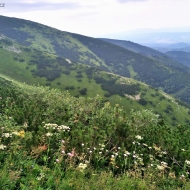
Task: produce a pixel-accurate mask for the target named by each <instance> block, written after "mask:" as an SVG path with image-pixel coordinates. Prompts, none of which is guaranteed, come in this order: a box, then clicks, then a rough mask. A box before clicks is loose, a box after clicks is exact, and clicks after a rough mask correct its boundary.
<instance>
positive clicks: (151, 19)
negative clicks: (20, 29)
mask: <svg viewBox="0 0 190 190" xmlns="http://www.w3.org/2000/svg"><path fill="white" fill-rule="evenodd" d="M1 3H4V4H5V7H0V15H3V16H9V17H16V18H22V19H26V20H31V21H35V22H38V23H41V24H45V25H48V26H51V27H53V28H57V29H59V30H62V31H68V32H73V33H78V34H83V35H86V36H92V37H104V36H106V35H110V36H112V34H114V33H119V32H125V31H131V30H136V29H146V28H149V29H159V28H170V27H175V28H178V27H190V19H189V18H190V11H189V8H190V0H0V4H1Z"/></svg>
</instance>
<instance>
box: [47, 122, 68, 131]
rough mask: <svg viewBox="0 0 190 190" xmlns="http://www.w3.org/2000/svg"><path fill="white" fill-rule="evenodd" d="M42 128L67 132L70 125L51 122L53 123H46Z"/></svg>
mask: <svg viewBox="0 0 190 190" xmlns="http://www.w3.org/2000/svg"><path fill="white" fill-rule="evenodd" d="M44 128H45V129H47V130H57V131H64V132H66V131H67V132H69V131H70V127H68V126H65V125H57V124H53V123H47V124H45V125H44Z"/></svg>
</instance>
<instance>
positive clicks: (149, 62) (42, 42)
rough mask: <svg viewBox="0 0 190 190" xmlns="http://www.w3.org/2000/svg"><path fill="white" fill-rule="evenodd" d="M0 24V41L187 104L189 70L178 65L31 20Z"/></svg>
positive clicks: (9, 20)
mask: <svg viewBox="0 0 190 190" xmlns="http://www.w3.org/2000/svg"><path fill="white" fill-rule="evenodd" d="M0 22H1V25H0V33H1V39H2V38H3V37H4V36H6V37H8V38H9V39H10V40H13V41H15V42H17V43H19V44H22V45H24V46H27V47H29V48H35V49H38V50H40V51H44V52H47V53H51V54H52V53H53V54H55V55H58V56H60V57H63V58H65V59H69V60H72V61H75V62H79V63H84V64H86V65H89V66H93V67H96V68H98V69H101V70H104V71H108V72H112V73H114V74H117V75H121V76H124V77H130V78H134V79H136V80H139V81H142V82H144V83H146V84H148V85H151V86H152V87H154V88H160V89H162V90H164V91H165V92H166V93H169V94H172V95H174V96H175V97H177V98H179V99H181V100H183V101H185V102H187V103H189V102H190V97H189V96H188V94H189V89H190V77H189V75H190V74H189V73H190V69H188V68H187V67H185V66H183V65H181V64H178V63H176V62H169V61H167V62H165V61H163V60H160V59H158V58H156V57H155V58H154V59H152V58H149V57H147V56H143V55H141V54H139V53H135V52H133V51H129V50H127V49H124V48H122V47H118V46H117V45H114V44H110V43H108V42H104V41H102V40H99V39H95V38H90V37H86V36H82V35H77V34H72V33H68V32H63V31H59V30H56V29H54V28H51V27H47V26H44V25H41V24H38V23H35V22H31V21H26V20H22V19H16V18H9V17H4V16H0ZM1 41H2V40H1Z"/></svg>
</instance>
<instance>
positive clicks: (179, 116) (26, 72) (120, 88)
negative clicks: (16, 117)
mask: <svg viewBox="0 0 190 190" xmlns="http://www.w3.org/2000/svg"><path fill="white" fill-rule="evenodd" d="M0 43H1V48H0V58H1V61H0V63H1V67H0V73H1V75H2V76H4V77H7V78H10V79H15V80H17V81H20V82H25V83H27V84H35V85H38V84H40V85H43V86H49V87H50V88H59V89H60V90H62V91H66V90H68V91H69V92H70V93H71V94H72V95H73V96H75V97H80V96H84V97H95V96H96V95H97V94H98V95H100V96H101V97H103V100H104V101H110V102H111V104H112V105H113V106H114V105H115V104H119V105H120V106H122V107H123V108H124V110H125V111H126V113H127V115H128V114H129V113H130V111H131V109H135V110H142V109H144V108H147V109H153V110H154V112H155V113H157V114H159V115H160V116H161V117H163V118H164V119H165V121H166V122H167V123H170V124H173V125H175V124H177V123H188V122H189V119H188V117H189V109H188V108H187V107H183V106H180V105H179V104H181V102H176V101H175V100H174V99H173V98H172V97H170V96H168V95H166V94H164V93H163V92H162V91H159V90H156V89H154V88H152V87H149V86H148V85H146V84H143V83H141V82H138V81H136V80H134V79H131V78H125V77H121V76H119V75H115V74H111V73H107V72H105V71H101V70H100V69H98V68H97V67H90V66H87V65H85V64H79V63H76V62H73V61H71V60H69V59H64V58H63V57H57V56H56V55H53V54H50V53H47V52H41V51H39V50H36V49H34V48H27V47H25V46H22V45H19V44H18V43H15V42H12V41H10V40H8V39H7V38H4V39H1V41H0Z"/></svg>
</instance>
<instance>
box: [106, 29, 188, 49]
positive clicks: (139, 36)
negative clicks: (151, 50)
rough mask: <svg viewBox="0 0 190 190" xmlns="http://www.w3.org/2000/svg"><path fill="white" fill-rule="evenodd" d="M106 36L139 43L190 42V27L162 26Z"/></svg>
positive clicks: (156, 44) (157, 44) (155, 44)
mask: <svg viewBox="0 0 190 190" xmlns="http://www.w3.org/2000/svg"><path fill="white" fill-rule="evenodd" d="M104 38H114V39H120V40H129V41H133V42H136V43H139V44H143V45H147V44H154V46H159V45H160V44H161V45H163V44H166V45H167V44H175V43H180V42H185V43H190V27H179V28H161V29H136V30H131V31H125V32H118V33H110V34H107V35H105V37H104Z"/></svg>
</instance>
